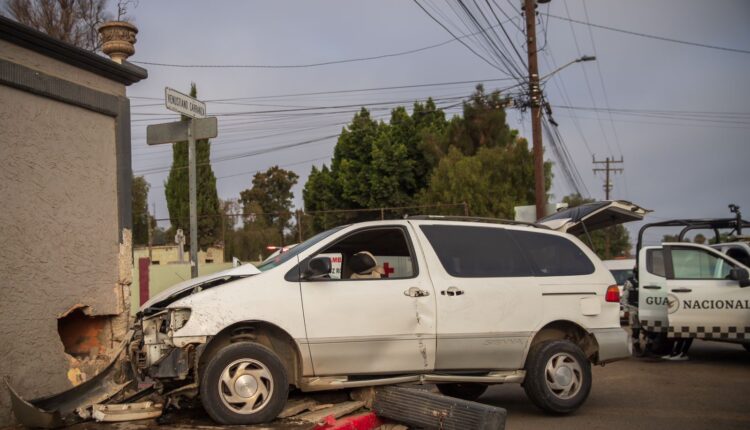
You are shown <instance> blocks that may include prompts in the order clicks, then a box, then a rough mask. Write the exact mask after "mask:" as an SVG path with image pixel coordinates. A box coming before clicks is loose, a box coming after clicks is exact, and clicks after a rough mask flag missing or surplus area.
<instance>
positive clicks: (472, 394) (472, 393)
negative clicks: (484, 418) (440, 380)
mask: <svg viewBox="0 0 750 430" xmlns="http://www.w3.org/2000/svg"><path fill="white" fill-rule="evenodd" d="M437 388H438V391H440V394H442V395H444V396H448V397H455V398H457V399H462V400H470V401H474V400H476V399H478V398H479V397H480V396H481V395H482V394H484V392H485V391H487V386H486V385H482V384H471V383H456V384H437Z"/></svg>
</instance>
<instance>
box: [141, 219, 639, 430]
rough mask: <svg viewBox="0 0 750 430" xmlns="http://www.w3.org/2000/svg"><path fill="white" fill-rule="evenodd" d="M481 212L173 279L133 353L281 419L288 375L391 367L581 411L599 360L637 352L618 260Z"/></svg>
mask: <svg viewBox="0 0 750 430" xmlns="http://www.w3.org/2000/svg"><path fill="white" fill-rule="evenodd" d="M487 221H488V220H480V219H463V218H461V219H455V218H444V217H415V218H408V219H405V220H393V221H375V222H364V223H358V224H352V225H346V226H340V227H336V228H334V229H331V230H328V231H325V232H322V233H320V234H318V235H316V236H314V237H312V238H310V239H308V240H307V241H305V242H303V243H301V244H299V245H297V246H296V247H294V248H292V249H290V250H289V251H288V252H285V253H283V254H280V255H279V256H277V257H276V258H275V259H273V260H271V261H269V262H266V263H265V264H262V265H260V266H259V267H258V269H259V271H260V273H259V274H255V275H250V276H245V277H242V278H239V279H238V278H227V281H226V282H217V281H216V280H213V281H211V282H209V283H207V284H206V285H200V284H198V285H191V286H189V287H185V286H183V287H182V288H177V289H173V290H168V291H166V292H164V293H162V294H161V295H160V296H157V297H155V298H154V299H152V300H151V301H150V302H149V303H148V304H147V306H145V307H143V308H142V309H141V310H140V312H139V314H138V318H137V321H136V335H135V338H134V341H133V343H132V344H131V347H130V354H131V361H132V363H134V364H135V367H136V369H137V371H138V373H139V374H140V377H141V378H144V379H145V378H146V377H149V378H152V379H154V380H155V381H157V387H158V388H160V389H161V390H162V391H163V392H167V391H170V390H171V392H172V393H179V394H174V395H193V396H195V395H196V394H197V395H199V397H200V400H201V402H202V404H203V406H204V408H205V410H206V411H207V412H208V413H209V415H210V416H211V417H212V418H213V419H214V420H216V421H217V422H220V423H225V424H248V423H259V422H266V421H269V420H272V419H273V418H275V417H276V415H277V414H278V413H279V412H280V411H281V410H282V408H283V407H284V404H285V402H286V400H287V394H288V392H289V389H290V387H292V388H293V387H296V388H298V389H300V390H302V391H317V390H332V389H341V388H350V387H363V386H373V385H384V384H397V383H435V384H437V386H438V388H439V389H440V390H441V391H442V392H443V393H445V394H449V395H452V396H457V397H462V398H465V399H475V398H477V397H478V396H480V395H481V394H482V393H483V392H484V391H485V389H486V387H487V386H488V385H490V384H500V383H521V384H523V386H524V388H525V390H526V393H527V394H528V396H529V398H530V399H531V401H532V402H533V403H535V404H536V405H537V406H539V407H540V408H541V409H543V410H545V411H549V412H554V413H567V412H571V411H573V410H575V409H577V408H578V407H579V406H580V405H581V404H582V403H583V402H584V401H585V400H586V398H587V396H588V394H589V391H590V389H591V384H592V381H591V369H590V366H591V365H592V364H603V363H607V362H611V361H614V360H619V359H623V358H626V357H628V356H629V355H630V351H629V345H630V344H629V342H628V336H627V334H626V333H625V331H624V330H623V329H622V328H621V327H620V324H619V317H618V313H619V308H620V305H619V291H618V288H617V286H616V285H615V282H614V279H613V277H612V274H611V273H610V272H609V271H608V270H607V269H606V268H605V267H604V265H603V264H602V262H601V261H600V260H599V259H598V258H597V257H596V255H595V254H594V253H593V252H592V251H591V250H590V249H589V248H588V247H587V246H585V245H584V244H583V243H582V242H580V241H579V240H578V239H577V238H576V237H574V236H572V235H569V234H566V233H561V232H557V231H554V230H552V229H550V228H548V227H546V226H543V225H540V224H521V223H515V222H512V221H507V222H498V221H496V220H495V221H493V222H487ZM334 259H335V260H337V261H339V262H340V264H341V266H340V267H341V270H340V273H338V274H336V276H331V270H332V266H333V265H332V260H334Z"/></svg>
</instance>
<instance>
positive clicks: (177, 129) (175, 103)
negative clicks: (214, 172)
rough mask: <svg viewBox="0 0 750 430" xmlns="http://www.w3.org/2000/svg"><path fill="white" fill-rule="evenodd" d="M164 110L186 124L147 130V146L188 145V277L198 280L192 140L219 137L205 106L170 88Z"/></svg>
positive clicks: (194, 154)
mask: <svg viewBox="0 0 750 430" xmlns="http://www.w3.org/2000/svg"><path fill="white" fill-rule="evenodd" d="M164 104H165V106H166V107H167V109H169V110H171V111H174V112H178V113H180V114H182V115H185V116H187V117H189V119H188V120H187V121H177V122H169V123H163V124H153V125H149V126H148V127H146V142H147V143H148V144H149V145H159V144H163V143H173V142H183V141H185V140H187V142H188V192H189V196H190V197H189V198H190V276H191V277H193V278H196V277H198V186H197V176H196V164H195V163H196V162H195V160H196V157H197V154H196V152H195V140H196V139H210V138H212V137H216V136H218V134H219V133H218V127H217V121H216V117H206V104H205V103H203V102H202V101H200V100H196V99H194V98H192V97H190V96H188V95H185V94H183V93H181V92H179V91H176V90H173V89H172V88H169V87H167V88H165V89H164Z"/></svg>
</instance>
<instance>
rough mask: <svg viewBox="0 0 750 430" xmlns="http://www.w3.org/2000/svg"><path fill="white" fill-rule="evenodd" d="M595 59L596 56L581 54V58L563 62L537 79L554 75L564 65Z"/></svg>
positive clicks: (564, 66)
mask: <svg viewBox="0 0 750 430" xmlns="http://www.w3.org/2000/svg"><path fill="white" fill-rule="evenodd" d="M595 60H596V57H595V56H593V55H584V56H582V57H581V58H576V59H575V60H573V61H571V62H570V63H567V64H563V65H562V66H560V67H558V68H557V69H555V70H553V71H551V72H549V73H547V74H546V75H544V76H542V77H541V78H539V79H540V80H544V79H547V78H549V77H550V76H552V75H554V74H555V73H557V72H559V71H560V70H562V69H564V68H566V67H568V66H570V65H571V64H575V63H583V62H585V61H595Z"/></svg>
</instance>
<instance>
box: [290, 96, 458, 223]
mask: <svg viewBox="0 0 750 430" xmlns="http://www.w3.org/2000/svg"><path fill="white" fill-rule="evenodd" d="M446 127H447V122H446V121H445V114H444V113H443V112H442V111H441V110H439V109H438V108H437V107H436V106H435V103H434V102H433V101H432V100H431V99H430V100H427V101H426V102H425V103H415V104H414V110H413V112H412V114H411V115H409V113H408V112H407V111H406V109H405V108H403V107H398V108H396V109H393V110H392V111H391V118H390V121H389V122H388V123H384V122H378V121H375V120H373V119H372V118H371V116H370V112H369V111H368V110H367V109H364V108H362V109H361V110H360V111H359V112H357V113H356V114H355V115H354V118H353V119H352V121H351V123H350V124H349V125H347V126H346V127H345V128H344V129H343V130H342V132H341V136H339V139H338V142H337V143H336V147H335V148H334V155H333V160H332V162H331V167H330V169H329V168H328V167H327V166H323V167H322V168H321V169H318V168H317V167H313V168H312V171H311V172H310V176H309V177H308V181H307V183H306V184H305V188H304V190H303V194H302V195H303V199H304V202H305V210H306V211H307V212H311V213H313V216H312V219H311V220H310V225H311V229H310V230H309V232H310V233H314V232H317V231H321V230H323V229H326V228H330V227H333V226H334V225H338V224H341V223H344V222H353V221H360V220H364V219H368V218H371V217H372V213H368V212H365V211H360V212H349V213H344V212H339V213H335V212H334V213H326V212H323V211H331V210H341V209H344V210H346V209H354V210H356V209H367V208H375V209H377V208H388V207H399V206H408V205H411V204H414V203H415V201H416V196H417V194H418V193H419V191H421V190H422V189H423V188H424V187H425V186H426V185H427V182H428V179H429V175H430V173H431V171H432V168H433V167H434V165H435V164H437V162H438V160H439V157H441V156H442V155H443V154H442V151H441V149H440V147H441V145H440V141H441V140H442V139H443V135H444V133H445V129H446ZM388 214H389V215H391V216H392V215H394V213H392V212H388ZM378 215H379V214H378Z"/></svg>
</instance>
